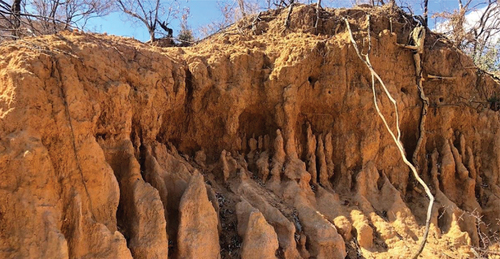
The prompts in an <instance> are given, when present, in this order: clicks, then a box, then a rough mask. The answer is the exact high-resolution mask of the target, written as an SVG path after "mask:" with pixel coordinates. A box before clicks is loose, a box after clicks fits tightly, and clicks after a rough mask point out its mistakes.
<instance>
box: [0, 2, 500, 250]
mask: <svg viewBox="0 0 500 259" xmlns="http://www.w3.org/2000/svg"><path fill="white" fill-rule="evenodd" d="M287 13H288V9H284V10H281V11H271V12H268V13H262V14H261V15H260V16H259V19H254V17H252V18H248V20H243V21H240V22H239V23H238V24H235V25H234V26H233V27H231V28H229V29H228V30H226V31H225V32H222V33H219V34H216V35H214V36H212V37H210V38H208V39H206V40H204V41H203V42H201V43H199V44H198V45H196V46H194V47H190V48H166V49H163V48H157V47H150V46H147V45H144V44H141V43H139V42H136V41H134V40H131V39H124V38H118V37H111V36H104V35H94V34H82V33H79V32H74V33H69V32H66V33H61V34H59V35H55V36H45V37H39V38H33V39H25V40H20V41H18V42H15V43H14V42H12V43H4V44H2V46H1V47H0V53H1V57H0V78H1V79H0V117H1V120H0V258H131V257H134V258H167V255H168V256H169V257H172V258H218V257H219V256H220V257H222V258H239V257H242V258H273V257H278V258H344V257H348V258H360V257H366V258H371V257H377V258H389V257H393V258H397V257H401V258H407V257H409V256H410V255H411V254H412V253H413V252H415V250H416V249H417V247H418V244H419V239H420V238H421V237H422V235H423V232H424V228H425V226H424V224H425V213H426V207H427V202H428V199H427V197H426V196H425V193H424V192H423V189H422V187H421V186H419V185H418V183H417V182H416V180H415V179H414V178H413V177H412V176H411V174H410V170H409V168H408V167H407V166H406V165H405V164H404V163H403V162H402V159H401V157H400V155H399V153H398V150H397V147H396V145H395V143H394V142H393V140H392V139H391V136H390V135H389V133H388V132H387V130H386V129H385V127H384V125H383V123H382V121H381V119H380V118H379V117H378V115H377V113H376V110H375V106H374V104H373V93H372V88H371V74H370V72H369V70H368V69H367V67H366V66H365V64H364V63H362V62H361V60H360V59H359V58H358V56H357V54H356V52H355V50H354V48H353V45H352V44H351V43H350V40H349V33H348V31H347V29H346V25H345V22H344V20H343V18H344V17H345V18H348V21H349V23H350V25H351V28H352V30H353V33H354V38H355V39H356V42H357V44H358V45H359V46H360V47H361V48H362V49H363V53H366V52H367V49H368V45H369V44H368V37H367V36H368V34H367V33H368V32H367V29H368V22H367V20H366V15H367V14H369V13H370V14H371V16H370V36H371V37H370V38H371V51H370V59H371V62H372V64H373V67H374V70H375V71H376V72H377V73H378V74H379V75H380V77H381V78H382V79H383V80H384V82H385V84H386V85H387V87H388V91H389V92H390V94H391V95H392V96H393V97H394V98H395V100H396V101H397V108H398V111H399V114H398V116H399V120H400V128H401V140H402V144H403V146H404V147H405V150H406V154H407V156H408V157H409V158H410V157H411V156H412V154H413V151H414V150H415V149H416V146H417V140H418V138H419V136H420V132H419V130H418V129H419V123H420V120H421V111H422V101H421V99H420V97H419V92H418V89H417V78H416V76H415V69H416V68H415V61H414V57H413V53H412V51H409V50H407V49H405V48H403V47H400V46H398V45H397V43H400V44H403V45H404V44H407V43H408V40H407V39H408V36H409V34H410V31H411V30H412V29H413V28H414V27H415V26H416V22H415V21H413V19H411V17H409V16H405V15H403V14H401V13H399V12H397V11H394V10H391V9H389V8H385V9H376V10H372V9H363V8H356V9H350V10H344V9H338V10H323V11H322V12H321V15H320V17H321V20H320V21H319V22H318V29H317V30H316V29H315V28H314V26H313V25H314V23H315V22H316V10H315V8H314V6H296V7H295V8H294V10H293V12H292V14H291V19H290V25H289V28H288V29H285V27H284V23H285V20H286V17H287ZM422 67H423V69H424V71H425V73H426V74H429V75H439V76H443V77H453V78H452V79H451V80H442V79H436V80H431V79H429V78H427V79H428V80H426V81H424V85H423V86H424V87H423V88H424V91H425V94H426V95H427V97H428V98H429V108H428V112H427V114H426V122H425V132H424V138H423V145H422V148H421V149H420V150H419V152H418V164H417V166H418V168H419V174H420V176H421V177H422V178H423V179H424V180H425V182H426V183H427V184H428V185H429V187H430V188H431V190H432V193H433V194H434V195H435V196H436V203H435V205H434V209H433V214H432V220H431V222H432V223H431V228H430V234H429V238H428V243H427V245H426V248H425V249H424V251H423V253H422V258H447V257H451V258H460V257H473V256H476V255H481V254H484V253H485V250H488V251H490V256H491V257H493V256H494V255H493V254H492V253H491V251H498V249H499V247H498V244H495V241H496V242H498V231H499V229H500V220H499V217H500V216H499V215H500V179H499V176H500V119H499V114H498V112H497V111H495V110H497V109H495V108H496V107H495V105H497V104H498V103H497V102H498V97H500V84H499V82H498V81H495V80H494V79H493V78H491V77H490V76H489V75H487V74H485V73H483V72H481V71H479V70H478V69H476V68H475V67H474V65H473V62H472V61H471V60H470V59H469V58H468V57H466V56H465V55H464V54H463V53H461V52H460V51H458V50H456V49H454V48H453V47H451V45H450V44H449V43H447V41H446V40H445V39H441V38H440V37H439V36H438V35H434V34H430V33H428V34H427V37H426V41H425V53H424V55H423V62H422ZM376 89H377V90H376V94H377V96H378V98H379V102H378V103H379V106H380V107H381V110H382V113H383V114H384V115H385V116H386V117H387V118H388V121H389V124H390V126H391V128H393V129H395V127H396V126H395V124H394V120H395V116H396V114H395V113H394V110H393V106H392V105H391V103H390V102H389V99H387V97H384V95H383V90H382V89H381V88H380V85H379V84H377V85H376ZM491 108H493V109H491ZM479 219H480V220H479ZM495 238H496V239H495Z"/></svg>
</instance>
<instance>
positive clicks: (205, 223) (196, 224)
mask: <svg viewBox="0 0 500 259" xmlns="http://www.w3.org/2000/svg"><path fill="white" fill-rule="evenodd" d="M179 217H180V220H179V233H178V236H177V245H178V251H177V256H178V257H179V258H210V259H216V258H219V256H220V247H219V234H218V229H217V226H218V219H217V213H216V212H215V210H214V207H213V206H212V203H211V202H210V201H209V200H208V196H207V190H206V187H205V183H204V181H203V176H202V175H201V174H199V173H195V174H194V175H193V176H192V177H191V180H190V181H189V185H188V187H187V189H186V191H185V192H184V194H183V195H182V198H181V202H180V205H179Z"/></svg>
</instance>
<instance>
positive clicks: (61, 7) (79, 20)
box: [24, 0, 112, 34]
mask: <svg viewBox="0 0 500 259" xmlns="http://www.w3.org/2000/svg"><path fill="white" fill-rule="evenodd" d="M111 8H112V5H111V4H110V3H109V2H107V1H105V0H31V1H28V2H27V3H26V6H25V8H24V10H25V14H26V18H27V19H30V20H36V22H35V23H33V21H31V23H30V24H31V25H32V27H33V28H31V29H35V30H36V31H37V32H39V33H42V34H45V33H54V32H57V31H60V30H65V29H68V28H70V27H76V28H84V27H85V25H86V24H87V21H88V20H89V19H91V18H95V17H101V16H104V15H107V14H108V13H109V12H110V11H111V10H112V9H111ZM29 9H30V10H34V11H32V12H29V13H28V11H27V10H29ZM35 24H36V26H35Z"/></svg>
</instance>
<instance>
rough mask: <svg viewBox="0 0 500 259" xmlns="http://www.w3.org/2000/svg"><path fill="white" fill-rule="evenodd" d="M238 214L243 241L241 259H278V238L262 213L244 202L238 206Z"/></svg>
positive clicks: (239, 232)
mask: <svg viewBox="0 0 500 259" xmlns="http://www.w3.org/2000/svg"><path fill="white" fill-rule="evenodd" d="M236 214H237V216H238V234H239V235H240V236H241V237H242V239H243V244H242V248H241V258H242V259H253V258H255V259H258V258H276V256H275V254H276V250H277V249H278V247H279V245H278V236H277V235H276V232H274V228H273V227H272V226H271V225H269V223H267V221H266V219H265V218H264V216H263V215H262V213H261V212H259V211H258V210H257V209H255V208H253V207H252V206H251V205H250V204H249V203H248V202H246V201H244V200H243V201H241V202H239V203H238V204H236Z"/></svg>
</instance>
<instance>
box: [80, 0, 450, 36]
mask: <svg viewBox="0 0 500 259" xmlns="http://www.w3.org/2000/svg"><path fill="white" fill-rule="evenodd" d="M227 1H228V2H230V1H231V0H227ZM233 1H234V4H236V0H233ZM387 1H388V0H387ZM166 2H167V1H166ZM314 2H315V1H314ZM397 2H398V4H399V5H400V6H411V8H412V10H413V12H415V13H416V14H421V13H422V8H421V6H420V1H418V0H403V1H400V0H397ZM178 3H179V6H180V8H181V9H182V8H186V7H187V8H189V9H190V16H189V19H188V23H189V26H190V27H191V29H193V31H194V32H195V35H196V34H197V32H198V28H200V27H201V26H204V25H207V24H209V23H211V22H212V21H215V20H220V19H221V18H220V17H221V13H220V10H219V7H218V1H217V0H188V1H187V0H178ZM323 3H324V4H325V5H327V6H332V5H340V6H348V5H351V1H350V0H323ZM457 7H458V0H429V12H430V14H432V13H435V12H441V11H444V10H447V11H450V10H452V9H454V8H457ZM429 25H430V27H431V28H432V27H433V25H434V20H433V19H430V24H429ZM171 27H172V28H173V29H174V35H177V34H178V32H179V27H180V26H179V21H178V20H173V21H172V22H171ZM86 29H87V30H90V31H96V32H101V33H103V32H106V33H108V34H114V35H119V36H127V37H134V38H136V39H138V40H141V41H147V40H148V39H149V34H148V32H147V30H146V28H145V27H144V25H142V24H141V23H138V22H135V23H134V22H133V20H132V19H131V18H129V17H127V16H126V15H124V14H120V13H119V12H115V13H111V14H110V15H108V16H106V17H102V18H95V19H92V20H90V21H89V22H88V24H87V26H86Z"/></svg>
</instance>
